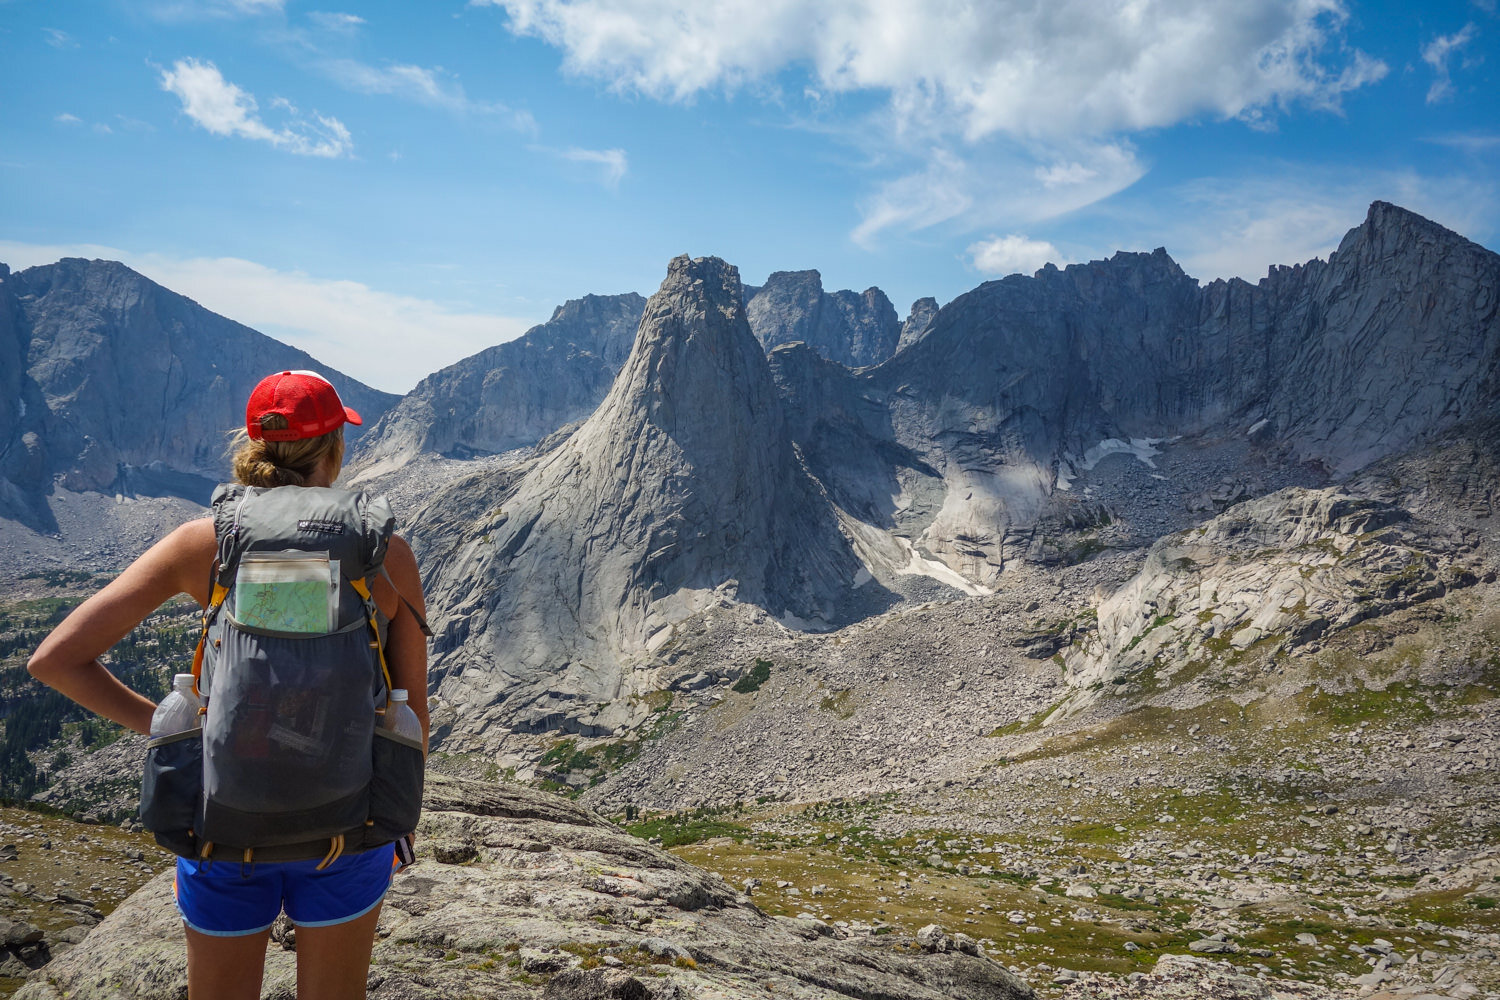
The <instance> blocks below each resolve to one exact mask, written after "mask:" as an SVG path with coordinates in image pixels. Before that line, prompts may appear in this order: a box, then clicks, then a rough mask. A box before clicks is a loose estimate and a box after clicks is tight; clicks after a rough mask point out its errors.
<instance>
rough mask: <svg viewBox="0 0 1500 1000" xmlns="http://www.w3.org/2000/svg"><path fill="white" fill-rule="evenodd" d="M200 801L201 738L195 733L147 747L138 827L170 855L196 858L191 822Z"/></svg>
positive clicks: (152, 742)
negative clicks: (149, 833) (151, 836)
mask: <svg viewBox="0 0 1500 1000" xmlns="http://www.w3.org/2000/svg"><path fill="white" fill-rule="evenodd" d="M202 798H203V735H202V733H201V732H199V731H197V730H194V731H192V732H189V733H177V734H174V735H172V736H163V737H161V738H160V739H155V740H152V741H151V742H150V743H148V744H146V770H145V773H144V774H143V775H142V776H141V825H142V826H144V827H145V828H146V829H148V830H150V831H151V832H152V833H153V834H154V835H155V836H156V842H157V843H158V844H160V845H161V846H163V847H165V848H166V849H167V850H169V851H171V852H172V853H173V854H180V855H182V856H184V857H192V856H194V855H195V854H197V845H196V842H195V841H194V839H193V822H194V820H195V819H196V818H197V815H198V806H199V804H200V802H201V801H202Z"/></svg>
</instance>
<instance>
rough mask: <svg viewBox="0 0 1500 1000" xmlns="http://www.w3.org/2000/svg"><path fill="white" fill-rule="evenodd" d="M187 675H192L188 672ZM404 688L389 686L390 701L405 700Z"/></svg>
mask: <svg viewBox="0 0 1500 1000" xmlns="http://www.w3.org/2000/svg"><path fill="white" fill-rule="evenodd" d="M188 676H190V677H191V676H192V675H191V674H189V675H188ZM405 700H406V688H391V701H405Z"/></svg>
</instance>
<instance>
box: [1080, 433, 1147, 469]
mask: <svg viewBox="0 0 1500 1000" xmlns="http://www.w3.org/2000/svg"><path fill="white" fill-rule="evenodd" d="M1166 440H1167V439H1166V438H1131V439H1130V440H1129V441H1122V440H1120V439H1119V438H1105V439H1104V440H1103V441H1100V442H1099V443H1098V444H1096V445H1094V446H1093V447H1092V448H1090V449H1089V450H1088V451H1086V452H1084V453H1083V460H1082V461H1081V462H1079V463H1077V464H1078V466H1079V467H1080V468H1082V469H1083V470H1084V471H1085V472H1088V471H1091V470H1092V469H1093V468H1094V466H1096V465H1098V464H1099V463H1100V462H1102V461H1103V460H1104V459H1105V458H1107V457H1108V456H1110V455H1134V456H1135V457H1136V458H1137V459H1138V460H1140V461H1141V462H1143V463H1145V464H1146V466H1148V467H1149V468H1152V469H1154V468H1156V463H1155V462H1153V461H1151V458H1152V456H1154V455H1160V454H1161V449H1160V448H1158V447H1156V446H1157V445H1159V444H1163V443H1164V442H1165V441H1166Z"/></svg>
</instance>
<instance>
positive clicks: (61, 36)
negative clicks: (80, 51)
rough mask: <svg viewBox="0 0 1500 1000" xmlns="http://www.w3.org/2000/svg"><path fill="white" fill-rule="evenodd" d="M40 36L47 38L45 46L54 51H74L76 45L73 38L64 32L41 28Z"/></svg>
mask: <svg viewBox="0 0 1500 1000" xmlns="http://www.w3.org/2000/svg"><path fill="white" fill-rule="evenodd" d="M42 34H44V35H46V36H47V44H48V45H50V46H52V47H53V48H54V49H76V48H78V43H77V42H75V41H73V36H72V35H70V34H68V33H67V32H66V31H60V30H58V29H57V28H43V29H42Z"/></svg>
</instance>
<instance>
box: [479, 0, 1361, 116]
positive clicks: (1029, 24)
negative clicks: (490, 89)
mask: <svg viewBox="0 0 1500 1000" xmlns="http://www.w3.org/2000/svg"><path fill="white" fill-rule="evenodd" d="M475 2H477V3H481V4H490V5H494V6H498V7H502V8H504V10H505V12H506V13H507V15H508V17H509V27H510V30H511V31H513V32H514V33H516V34H518V35H533V36H536V37H540V38H542V39H544V40H546V41H547V42H549V43H551V44H553V45H555V46H557V47H559V48H561V49H563V51H564V52H565V54H566V65H567V67H568V69H569V70H571V71H572V72H575V73H579V74H584V75H588V76H593V77H597V78H600V79H603V80H605V81H607V82H608V83H610V84H611V85H612V86H615V87H618V88H620V89H622V90H629V91H636V92H640V93H643V94H647V95H649V96H652V97H656V98H662V99H668V100H683V99H686V98H689V97H691V96H693V95H694V94H697V93H700V92H703V91H708V90H714V89H731V90H732V89H735V88H738V87H741V86H744V85H746V84H748V83H751V82H754V81H758V80H764V79H769V78H772V77H774V76H775V75H776V74H778V73H779V72H781V71H782V70H784V69H786V68H787V67H790V66H805V67H807V68H808V69H809V70H810V71H811V75H812V76H813V77H814V78H815V80H816V82H817V86H818V88H819V89H820V90H823V91H829V92H841V93H849V92H854V91H861V90H876V91H884V92H887V93H888V94H889V95H890V96H891V100H892V105H893V107H897V108H901V109H905V110H909V111H913V112H917V113H920V114H922V115H926V116H930V115H934V114H936V115H945V116H951V117H952V118H953V119H954V121H955V122H956V123H957V124H958V125H959V127H961V129H962V131H963V134H964V135H965V136H966V137H967V138H969V139H978V138H982V137H984V136H987V135H992V134H994V133H996V132H1004V133H1007V134H1011V135H1020V136H1028V137H1034V138H1057V137H1073V136H1077V135H1080V134H1082V135H1098V134H1105V133H1111V132H1119V131H1134V130H1138V129H1144V128H1154V127H1160V126H1166V125H1171V124H1174V123H1176V122H1179V121H1183V120H1185V119H1189V118H1192V117H1194V116H1197V115H1202V114H1208V115H1216V116H1223V117H1247V116H1255V115H1260V114H1266V113H1268V112H1270V111H1272V110H1274V109H1276V108H1278V107H1281V106H1284V105H1286V104H1289V103H1292V102H1297V101H1305V102H1309V103H1313V104H1317V105H1322V106H1330V107H1332V106H1337V104H1338V101H1339V98H1340V96H1341V95H1342V94H1343V93H1344V92H1346V91H1348V90H1351V89H1354V88H1356V87H1360V86H1363V85H1365V84H1367V83H1369V82H1371V81H1373V80H1374V79H1378V78H1379V76H1381V75H1382V74H1383V73H1384V67H1383V65H1382V64H1380V63H1378V62H1377V61H1376V60H1373V59H1371V58H1370V57H1368V56H1364V55H1362V54H1361V53H1359V52H1357V51H1354V52H1346V50H1344V49H1343V48H1341V47H1340V45H1339V44H1338V42H1339V41H1340V39H1341V35H1342V29H1343V25H1344V22H1345V20H1346V19H1347V14H1346V12H1345V9H1344V5H1343V2H1342V0H1131V2H1124V0H1120V2H1114V3H1101V2H1099V0H931V2H927V3H921V4H914V3H911V2H909V0H755V2H749V0H739V2H724V3H701V2H698V0H475Z"/></svg>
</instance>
